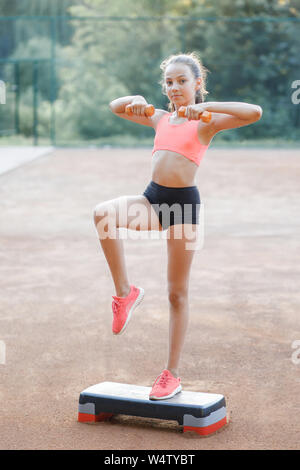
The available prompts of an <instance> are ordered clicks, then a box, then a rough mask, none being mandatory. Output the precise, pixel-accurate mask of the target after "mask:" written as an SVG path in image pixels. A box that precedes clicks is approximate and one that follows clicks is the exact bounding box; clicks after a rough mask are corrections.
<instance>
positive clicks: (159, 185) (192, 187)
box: [150, 181, 198, 191]
mask: <svg viewBox="0 0 300 470" xmlns="http://www.w3.org/2000/svg"><path fill="white" fill-rule="evenodd" d="M150 184H151V185H152V186H157V187H158V188H162V189H171V190H172V191H174V190H176V191H180V190H187V189H198V188H197V186H185V187H180V188H176V187H174V186H162V185H161V184H158V183H155V181H151V182H150Z"/></svg>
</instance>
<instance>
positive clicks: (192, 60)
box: [159, 52, 210, 112]
mask: <svg viewBox="0 0 300 470" xmlns="http://www.w3.org/2000/svg"><path fill="white" fill-rule="evenodd" d="M177 63H179V64H184V65H188V66H189V67H190V69H191V71H192V73H193V75H194V77H195V79H197V78H202V81H201V85H200V90H197V91H196V96H195V102H196V104H197V103H203V102H204V100H205V95H207V94H208V93H209V92H208V91H207V90H206V88H205V87H206V78H207V73H209V72H210V71H209V70H208V69H207V68H206V67H204V65H203V64H202V61H201V59H200V58H199V56H198V55H197V53H196V52H190V53H188V54H181V53H180V54H173V55H170V56H169V57H167V59H165V60H164V61H163V62H162V63H161V64H160V68H161V70H162V71H163V73H162V79H161V80H160V82H159V83H160V85H162V90H163V94H164V95H167V92H166V84H165V77H164V75H165V70H166V68H167V67H168V65H170V64H177ZM168 108H169V111H170V112H173V111H175V106H174V104H173V103H171V102H169V104H168Z"/></svg>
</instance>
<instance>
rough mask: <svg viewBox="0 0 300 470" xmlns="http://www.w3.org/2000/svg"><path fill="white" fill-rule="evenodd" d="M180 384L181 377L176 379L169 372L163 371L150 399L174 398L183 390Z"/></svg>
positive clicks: (156, 381) (154, 385)
mask: <svg viewBox="0 0 300 470" xmlns="http://www.w3.org/2000/svg"><path fill="white" fill-rule="evenodd" d="M180 382H181V379H180V378H179V377H178V378H177V379H176V377H174V376H173V375H172V374H171V372H170V371H169V370H167V369H165V370H163V371H162V373H161V374H160V375H159V376H158V377H157V379H156V380H155V382H154V384H153V386H152V390H151V392H150V394H149V399H150V400H165V399H167V398H172V397H174V395H176V393H179V392H181V390H182V387H181V384H180Z"/></svg>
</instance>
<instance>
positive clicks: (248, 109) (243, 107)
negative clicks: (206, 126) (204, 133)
mask: <svg viewBox="0 0 300 470" xmlns="http://www.w3.org/2000/svg"><path fill="white" fill-rule="evenodd" d="M199 105H200V106H201V108H202V107H204V109H205V110H206V111H210V112H211V113H212V119H211V121H210V127H211V128H212V129H213V130H214V132H215V133H216V132H219V131H222V130H223V129H234V128H235V127H242V126H247V125H249V124H252V123H253V122H256V121H258V120H259V119H260V118H261V116H262V113H263V110H262V108H261V107H260V106H258V105H256V104H249V103H240V102H236V101H228V102H226V101H225V102H214V101H211V102H207V103H205V102H204V103H201V104H200V103H199Z"/></svg>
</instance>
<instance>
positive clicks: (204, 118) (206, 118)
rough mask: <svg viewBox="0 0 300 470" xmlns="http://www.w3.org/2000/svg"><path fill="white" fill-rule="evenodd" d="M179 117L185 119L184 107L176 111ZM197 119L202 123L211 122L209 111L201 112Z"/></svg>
mask: <svg viewBox="0 0 300 470" xmlns="http://www.w3.org/2000/svg"><path fill="white" fill-rule="evenodd" d="M178 116H179V117H186V106H181V107H180V108H179V110H178ZM199 119H202V121H203V122H209V121H210V120H211V113H210V112H209V111H203V113H202V114H201V115H200V116H199Z"/></svg>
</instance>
